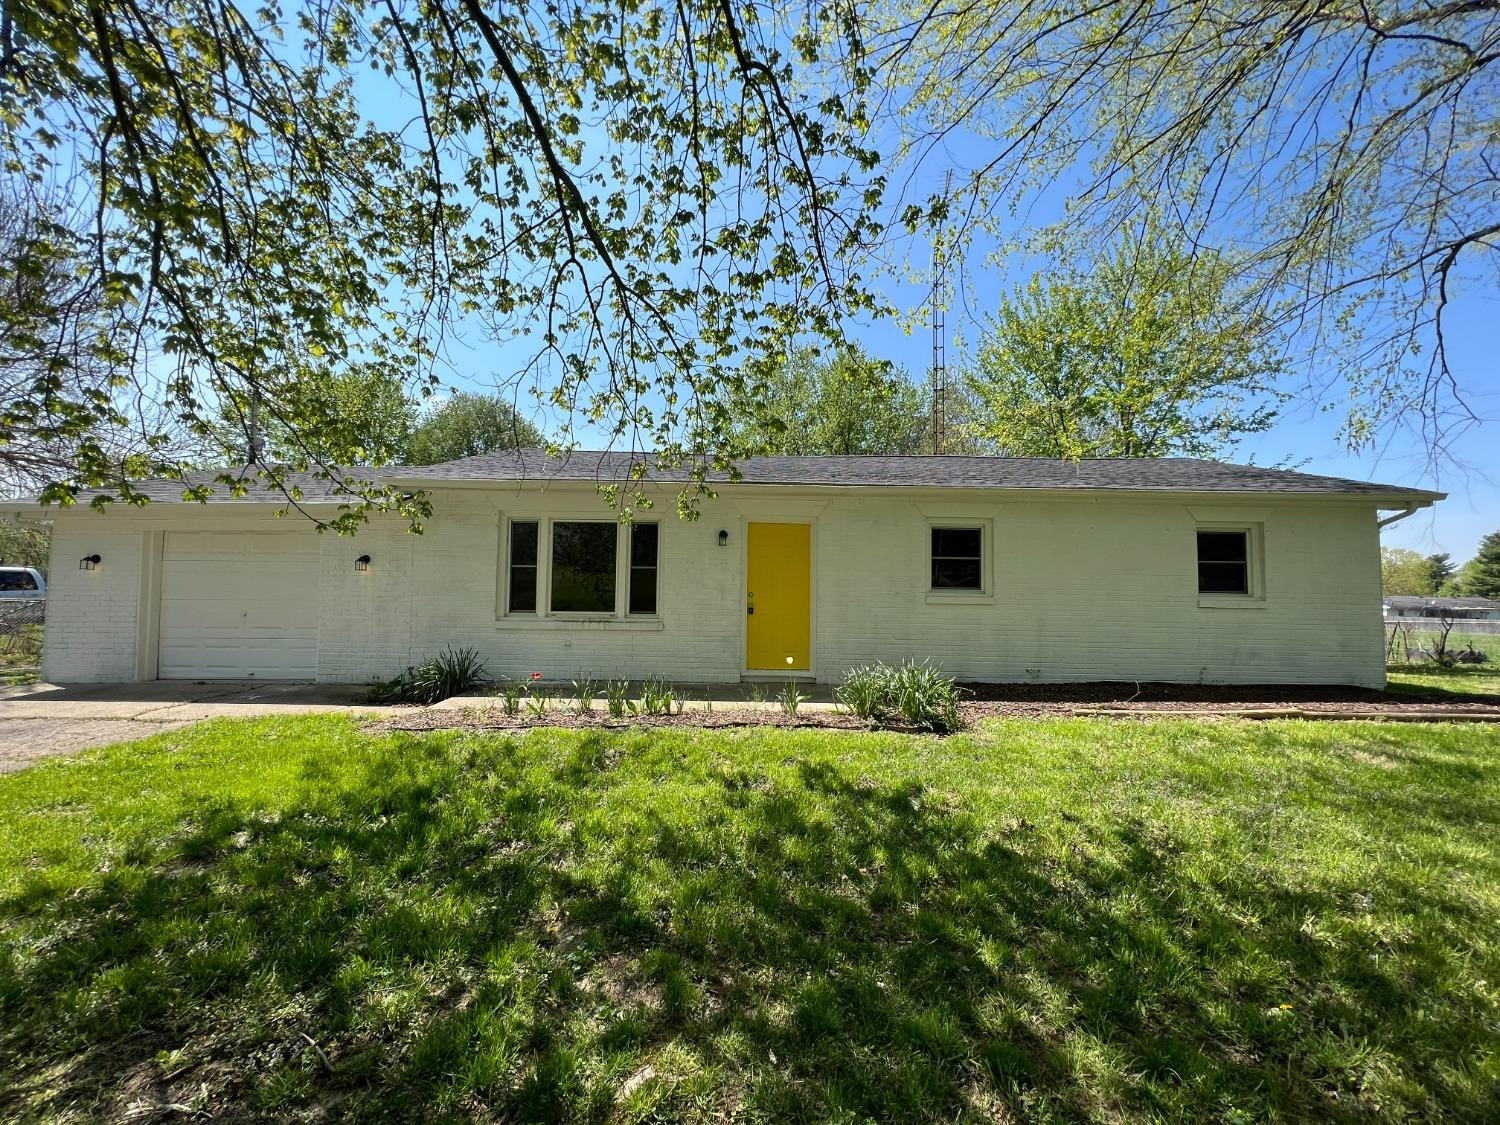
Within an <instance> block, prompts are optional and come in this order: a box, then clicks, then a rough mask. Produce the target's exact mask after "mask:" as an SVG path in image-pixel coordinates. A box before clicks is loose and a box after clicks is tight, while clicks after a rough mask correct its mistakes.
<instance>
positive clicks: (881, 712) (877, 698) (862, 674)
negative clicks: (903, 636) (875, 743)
mask: <svg viewBox="0 0 1500 1125" xmlns="http://www.w3.org/2000/svg"><path fill="white" fill-rule="evenodd" d="M891 675H892V673H891V669H889V668H887V667H886V666H885V665H884V664H867V665H865V666H864V667H861V668H850V669H849V671H847V672H845V673H844V682H843V683H841V684H840V685H839V686H838V687H836V688H834V689H833V698H834V699H835V700H837V701H838V702H839V704H840V705H842V706H843V707H844V708H845V709H846V710H848V711H849V712H850V713H852V714H854V715H856V716H858V717H859V718H861V719H864V720H865V721H866V722H875V721H877V720H879V719H881V718H883V717H884V716H885V713H886V711H887V710H888V709H889V707H890V698H891Z"/></svg>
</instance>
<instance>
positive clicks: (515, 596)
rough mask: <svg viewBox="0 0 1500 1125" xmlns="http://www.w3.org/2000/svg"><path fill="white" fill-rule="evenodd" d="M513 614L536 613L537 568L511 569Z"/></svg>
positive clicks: (518, 567) (511, 609)
mask: <svg viewBox="0 0 1500 1125" xmlns="http://www.w3.org/2000/svg"><path fill="white" fill-rule="evenodd" d="M508 604H509V607H510V612H511V613H535V612H536V567H534V566H513V567H511V568H510V601H509V603H508Z"/></svg>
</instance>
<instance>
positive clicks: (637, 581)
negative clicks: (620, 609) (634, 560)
mask: <svg viewBox="0 0 1500 1125" xmlns="http://www.w3.org/2000/svg"><path fill="white" fill-rule="evenodd" d="M630 612H631V613H646V614H653V613H655V612H656V567H654V566H633V567H631V568H630Z"/></svg>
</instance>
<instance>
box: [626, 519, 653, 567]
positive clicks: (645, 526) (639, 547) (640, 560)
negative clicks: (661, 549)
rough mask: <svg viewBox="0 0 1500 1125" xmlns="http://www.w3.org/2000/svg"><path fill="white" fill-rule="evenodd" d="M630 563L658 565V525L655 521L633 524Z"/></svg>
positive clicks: (631, 528)
mask: <svg viewBox="0 0 1500 1125" xmlns="http://www.w3.org/2000/svg"><path fill="white" fill-rule="evenodd" d="M630 565H631V566H655V565H656V525H655V524H654V523H637V524H631V526H630Z"/></svg>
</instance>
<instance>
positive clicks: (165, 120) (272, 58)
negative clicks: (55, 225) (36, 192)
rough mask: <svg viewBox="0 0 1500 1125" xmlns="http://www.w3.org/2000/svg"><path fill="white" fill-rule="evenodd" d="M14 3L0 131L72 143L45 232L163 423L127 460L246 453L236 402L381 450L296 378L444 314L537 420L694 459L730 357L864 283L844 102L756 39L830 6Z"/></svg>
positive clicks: (325, 396)
mask: <svg viewBox="0 0 1500 1125" xmlns="http://www.w3.org/2000/svg"><path fill="white" fill-rule="evenodd" d="M22 7H23V9H24V10H20V11H19V12H18V16H17V20H16V24H15V31H14V34H15V37H16V42H17V44H18V53H17V58H19V59H23V60H24V61H25V64H26V65H25V67H24V68H21V67H17V68H13V69H7V70H6V71H5V72H4V73H0V83H5V84H6V86H5V91H6V98H5V101H6V110H5V112H6V114H7V115H8V117H7V120H8V121H10V122H12V123H13V124H12V126H10V127H8V128H7V129H5V130H4V131H3V132H0V148H3V157H4V159H5V160H6V165H7V167H9V168H12V169H14V170H16V171H15V172H14V174H15V175H16V176H19V177H21V178H22V179H28V178H29V179H30V180H31V181H32V182H37V183H39V182H42V181H43V180H45V179H47V178H48V177H50V176H53V175H55V171H56V168H57V167H58V164H57V161H58V160H59V159H60V158H59V157H57V156H56V155H55V154H57V153H62V152H67V153H69V154H70V155H71V154H75V153H76V154H78V158H79V160H80V161H81V169H80V171H79V173H78V174H77V175H76V176H74V178H73V180H72V182H71V188H70V190H71V193H72V194H71V197H70V200H69V204H70V207H69V210H72V209H73V208H74V207H76V213H77V215H78V216H79V221H78V222H77V223H76V226H77V233H78V243H79V246H78V250H79V253H78V255H77V258H76V261H77V262H79V263H81V265H82V267H83V268H85V269H87V270H89V271H92V272H93V273H95V274H96V275H97V279H98V281H99V283H100V284H102V286H103V288H102V293H103V305H104V308H106V309H107V310H108V311H109V315H110V316H111V317H112V318H114V320H115V321H116V322H117V323H114V324H112V326H111V331H110V332H109V333H108V334H107V335H108V336H109V338H110V339H112V340H115V341H122V342H123V344H121V345H117V346H116V348H115V350H114V352H113V353H112V354H110V355H109V356H108V357H107V366H109V367H111V368H112V369H114V370H116V371H119V372H123V373H124V374H125V375H126V377H128V378H129V380H130V381H131V383H132V385H133V387H134V390H135V393H136V394H137V397H139V396H141V395H144V396H146V397H147V398H148V399H149V401H150V402H151V404H152V406H153V415H154V416H155V417H157V418H159V419H167V420H170V422H171V425H172V426H173V427H174V428H175V429H177V430H179V431H180V433H181V435H182V436H184V437H185V438H190V439H191V440H190V441H187V442H182V443H175V447H174V450H172V451H168V450H167V449H165V448H161V449H158V450H157V451H156V452H157V454H158V455H157V456H156V458H155V463H154V465H153V468H154V469H155V470H156V471H159V472H166V473H170V472H172V471H174V470H179V469H181V468H183V467H185V466H186V465H188V464H190V463H194V462H201V461H207V462H215V461H219V462H222V461H223V460H225V459H227V458H229V457H230V456H232V455H234V454H236V453H240V452H248V451H249V450H248V448H247V446H248V444H249V443H248V442H247V441H246V440H245V436H246V432H247V426H246V425H236V426H232V427H229V428H228V430H226V428H225V427H224V426H223V425H222V419H223V418H224V417H225V416H233V417H235V418H247V416H248V414H249V413H250V412H251V410H250V408H251V407H252V405H253V407H254V411H255V413H256V414H257V416H258V425H259V427H260V428H261V429H262V431H263V432H264V433H265V434H267V435H270V437H271V440H272V444H273V445H274V447H275V450H274V451H275V454H276V455H277V457H278V459H279V460H284V462H285V465H286V467H288V468H291V469H306V470H308V471H312V472H315V473H319V474H322V475H326V476H328V477H329V478H330V479H334V480H339V481H344V480H345V479H346V478H345V476H344V474H342V473H341V472H340V471H339V468H340V466H344V465H350V464H359V463H366V462H378V461H379V460H380V457H381V453H380V452H379V450H378V449H376V448H375V447H374V446H373V445H372V443H371V442H370V440H369V439H368V427H363V428H362V427H360V426H358V425H352V424H350V420H349V418H348V417H346V416H345V415H342V414H341V413H340V410H341V409H342V404H341V400H340V396H339V395H338V394H331V393H323V391H322V390H320V388H321V387H323V386H324V385H325V384H326V385H328V386H343V387H350V386H369V387H391V386H395V387H398V388H402V389H403V393H404V394H405V395H406V396H407V397H412V396H415V395H417V394H420V393H422V391H423V389H424V388H428V387H430V386H431V385H432V383H433V381H434V380H435V379H436V378H437V377H438V375H439V373H440V371H441V372H443V373H444V374H446V373H447V369H446V368H443V367H440V358H439V357H440V356H443V355H444V349H445V347H446V346H447V344H448V343H450V342H451V341H452V340H453V339H455V337H456V335H458V334H462V335H463V336H465V337H466V338H468V339H471V340H473V339H479V340H495V341H502V342H504V350H503V352H502V353H500V354H499V355H498V356H497V357H496V362H495V364H494V367H495V368H497V369H499V370H501V371H502V376H501V382H502V384H503V386H502V387H501V390H502V391H503V392H504V393H505V394H506V395H507V396H508V397H510V398H512V399H514V398H516V396H518V395H520V396H530V395H536V396H539V397H541V398H545V399H547V400H548V401H549V402H552V403H556V404H559V405H560V406H561V407H562V408H563V409H564V410H565V412H566V415H567V419H566V424H565V426H564V432H563V433H562V434H561V435H559V436H560V438H561V440H562V441H563V442H564V443H567V442H569V441H570V440H571V439H572V434H573V427H574V424H575V423H576V424H582V423H584V422H587V423H589V424H592V425H595V426H598V427H599V428H601V429H604V430H606V431H608V432H614V433H618V434H619V435H620V436H621V438H622V439H624V440H626V441H627V442H628V444H630V445H632V446H633V447H636V448H651V447H655V448H656V449H657V451H658V452H659V454H660V455H661V457H662V459H663V461H664V462H665V463H668V464H671V463H689V464H692V465H694V466H696V467H697V471H698V473H699V475H700V478H701V476H702V474H703V473H705V472H706V471H707V470H708V469H709V468H711V467H715V466H719V467H722V466H723V465H724V464H726V463H727V462H728V461H729V460H730V459H731V458H732V457H733V456H735V455H736V454H739V453H743V452H744V448H743V447H742V446H739V445H737V444H736V442H737V441H738V433H737V432H736V431H733V430H730V429H728V428H726V427H725V426H724V425H723V424H722V422H723V418H722V414H721V413H720V412H719V411H718V410H717V409H716V408H715V407H714V406H713V405H712V404H713V403H714V402H715V401H717V399H718V397H719V396H720V395H722V394H723V393H724V392H725V391H730V392H733V391H739V390H750V389H752V388H753V379H754V375H753V372H754V371H755V370H757V368H756V365H755V363H754V359H755V357H756V356H758V355H762V354H784V353H785V352H786V351H787V350H788V349H789V348H790V347H791V346H792V344H793V343H794V342H795V341H798V340H801V339H803V338H805V337H806V336H807V334H808V333H823V334H834V332H835V329H836V327H837V324H838V321H839V319H840V317H841V315H842V314H843V313H844V312H845V311H847V310H848V309H851V308H863V307H868V305H869V299H868V297H867V295H865V294H864V293H863V292H862V290H861V289H860V287H859V285H858V283H857V282H856V281H855V280H854V277H853V274H852V272H851V271H850V270H849V268H848V267H847V266H846V264H845V263H846V262H848V261H851V260H852V256H854V255H857V254H858V253H860V252H861V251H862V250H863V249H864V248H865V247H866V246H867V245H868V244H869V242H870V240H871V239H872V238H873V237H874V235H875V233H876V232H877V230H878V224H877V222H876V220H875V219H874V218H873V217H872V216H871V215H869V214H867V213H866V205H867V204H868V203H869V201H870V199H871V195H870V192H871V191H872V189H873V188H874V187H875V186H876V181H875V178H874V177H873V176H872V175H871V172H872V170H873V169H874V167H875V163H874V158H873V154H872V150H871V148H870V146H869V144H868V143H867V141H866V133H867V131H868V130H869V129H870V128H871V121H872V120H873V115H872V113H871V111H870V110H869V108H868V107H867V106H865V105H864V104H863V101H862V97H861V96H858V95H851V94H850V92H849V91H847V90H844V91H843V92H842V94H841V95H840V96H829V94H828V91H827V90H826V89H824V90H822V91H820V92H819V93H817V94H816V95H813V94H810V93H804V92H802V91H801V90H800V89H799V88H797V87H795V86H794V85H793V84H792V82H791V79H792V77H793V69H792V64H791V63H790V61H789V60H787V59H786V58H785V57H783V53H782V52H783V51H784V50H785V48H786V44H787V31H786V28H787V26H790V28H791V34H792V35H794V36H795V37H796V38H797V42H798V44H799V46H798V51H799V53H800V57H801V58H802V60H803V69H802V70H801V71H799V72H798V74H797V77H799V78H810V79H816V77H817V74H816V71H815V69H814V68H816V67H818V66H824V65H828V64H825V63H820V62H817V61H815V60H817V59H827V58H830V57H831V55H830V54H829V53H828V52H827V51H826V50H819V49H815V47H816V45H817V44H822V46H823V47H824V48H826V47H827V45H828V43H829V41H830V40H829V36H830V35H843V34H845V31H847V34H848V35H850V36H852V35H853V28H852V25H851V26H850V27H849V28H847V29H845V31H836V30H833V25H832V24H830V23H829V22H828V20H827V16H826V14H824V15H819V16H817V17H816V19H817V20H819V21H821V22H818V23H815V22H813V21H814V17H813V16H810V15H806V14H803V13H800V12H798V13H796V18H795V19H794V20H792V21H791V23H790V25H785V24H783V23H782V22H781V19H782V17H783V16H784V15H785V13H776V12H770V11H764V12H763V11H761V10H759V9H751V8H745V7H742V6H739V5H727V4H723V3H720V2H719V0H690V2H688V3H685V4H680V5H675V6H673V7H671V8H663V7H661V6H658V5H655V4H643V3H639V2H638V0H626V2H625V3H624V4H622V5H612V6H609V7H600V6H587V5H581V6H573V7H557V6H551V5H538V6H535V7H524V6H523V7H515V6H509V5H506V6H498V7H497V6H494V5H488V4H482V3H479V2H477V0H393V2H392V3H388V4H387V3H381V4H368V5H367V4H364V3H362V2H359V0H355V2H354V3H344V2H335V0H314V2H313V3H312V4H310V5H303V6H301V7H299V8H297V9H296V11H295V12H286V11H283V10H282V9H281V8H280V6H278V5H274V4H271V5H265V6H263V7H261V8H259V9H256V10H253V11H241V10H238V9H235V8H233V7H231V8H228V9H226V8H224V7H223V6H221V5H219V4H217V3H210V2H208V0H138V2H135V3H132V4H129V5H115V4H108V3H103V2H94V3H88V4H80V5H51V6H37V5H26V6H22ZM761 20H764V22H761ZM799 28H800V30H799ZM814 29H816V34H814ZM810 36H811V37H810ZM814 40H816V41H817V44H815V42H814ZM372 73H373V74H374V75H382V74H385V75H389V76H390V81H383V80H380V79H376V80H375V81H373V82H372V80H371V77H370V75H371V74H372ZM828 77H830V79H831V78H832V77H833V72H832V71H831V70H830V71H829V72H828ZM59 139H61V141H62V142H63V143H62V144H61V145H59V144H57V142H58V140H59ZM95 220H97V221H95ZM788 248H792V249H788ZM41 323H42V324H43V325H46V326H50V327H51V328H52V329H54V330H56V329H60V328H61V326H62V317H61V315H60V314H59V315H52V316H44V317H42V318H41ZM34 335H37V336H38V337H39V338H40V337H41V336H44V335H45V333H34ZM162 353H167V354H169V355H170V356H171V362H172V366H171V367H170V368H165V369H164V368H162V367H160V366H159V365H155V364H153V363H152V362H151V361H150V357H151V356H153V355H160V354H162ZM101 358H104V357H101ZM488 366H489V364H488V363H487V367H488ZM459 374H460V375H467V374H470V372H468V371H463V370H460V371H459ZM46 393H47V391H46V388H45V387H43V386H42V385H41V384H39V383H31V384H29V385H28V386H27V387H26V388H25V389H24V390H23V391H22V392H21V394H20V397H21V398H22V399H24V400H28V401H40V399H41V398H42V397H44V396H45V394H46ZM102 423H103V415H102V413H95V415H94V416H93V419H92V423H91V422H90V420H89V418H88V417H87V411H85V416H84V417H81V418H80V419H79V425H80V426H81V429H82V431H87V430H89V428H90V425H91V424H92V425H99V424H102ZM234 434H237V435H238V436H233V437H232V439H231V436H232V435H234ZM226 435H231V436H226ZM28 440H30V439H28ZM36 440H38V441H45V440H46V435H45V434H43V433H41V432H40V431H38V433H37V434H36ZM204 444H206V445H207V446H208V448H207V449H203V448H197V449H192V450H188V449H185V448H182V447H183V446H184V445H186V446H202V445H204ZM67 462H68V463H67V464H66V465H62V464H60V465H58V466H56V469H57V472H56V473H55V474H50V475H49V476H48V478H47V479H50V480H51V481H52V482H53V483H54V484H58V485H60V486H62V488H61V492H62V493H63V494H67V493H68V492H70V491H74V490H81V489H86V488H93V487H106V488H111V489H114V488H116V487H117V482H116V480H115V478H117V477H118V476H119V473H118V471H117V469H118V458H116V459H114V461H113V462H111V460H110V459H109V458H108V457H100V458H95V459H88V458H74V457H70V458H68V459H67ZM64 482H66V483H64ZM703 487H704V486H703V485H702V482H701V479H700V481H699V482H698V484H697V485H695V486H693V487H691V488H690V489H689V493H691V494H693V495H696V494H698V492H699V491H701V489H702V488H703ZM350 501H351V505H352V506H353V507H354V508H355V509H357V510H366V509H371V508H384V507H389V508H392V509H397V508H399V507H400V505H401V500H400V498H399V497H397V496H394V495H393V494H391V493H389V492H385V491H382V490H380V489H377V488H373V487H370V488H365V487H363V486H360V487H357V488H356V490H355V491H353V492H352V493H351V495H350ZM688 507H689V508H691V497H690V498H689V503H688Z"/></svg>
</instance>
